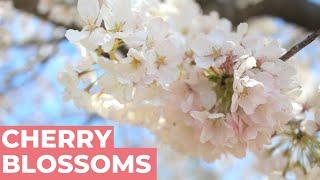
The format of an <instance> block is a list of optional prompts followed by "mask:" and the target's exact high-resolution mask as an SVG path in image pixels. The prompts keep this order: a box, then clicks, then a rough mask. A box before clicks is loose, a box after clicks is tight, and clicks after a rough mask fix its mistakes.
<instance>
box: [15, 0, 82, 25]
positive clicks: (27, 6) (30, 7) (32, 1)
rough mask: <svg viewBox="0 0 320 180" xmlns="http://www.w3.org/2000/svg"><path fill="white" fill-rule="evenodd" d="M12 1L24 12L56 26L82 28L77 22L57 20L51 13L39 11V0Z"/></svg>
mask: <svg viewBox="0 0 320 180" xmlns="http://www.w3.org/2000/svg"><path fill="white" fill-rule="evenodd" d="M12 2H13V5H14V7H15V8H16V9H18V10H20V11H22V12H24V13H28V14H31V15H34V16H36V17H38V18H39V19H41V20H43V21H46V22H49V23H51V24H53V25H55V26H58V27H64V28H65V29H78V30H79V29H80V27H79V26H78V25H76V24H64V23H61V22H57V21H54V20H52V19H50V18H49V14H41V13H39V11H38V9H37V7H38V3H39V0H12Z"/></svg>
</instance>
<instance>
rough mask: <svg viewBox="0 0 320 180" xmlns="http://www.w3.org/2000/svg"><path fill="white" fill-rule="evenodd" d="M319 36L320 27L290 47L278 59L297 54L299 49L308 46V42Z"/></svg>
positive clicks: (288, 57) (286, 58) (285, 59)
mask: <svg viewBox="0 0 320 180" xmlns="http://www.w3.org/2000/svg"><path fill="white" fill-rule="evenodd" d="M318 36H320V29H318V30H317V31H315V32H313V33H312V34H310V35H309V36H307V37H306V38H305V39H304V40H302V41H301V42H300V43H298V44H297V45H295V46H294V47H292V48H291V49H290V50H289V51H288V52H287V53H286V54H285V55H283V56H282V57H281V58H280V59H281V60H283V61H287V60H288V59H290V58H291V57H292V56H294V55H295V54H297V53H298V52H299V51H300V50H302V49H303V48H305V47H306V46H308V45H309V44H310V43H312V42H313V41H314V40H315V39H317V37H318Z"/></svg>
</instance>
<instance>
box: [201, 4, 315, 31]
mask: <svg viewBox="0 0 320 180" xmlns="http://www.w3.org/2000/svg"><path fill="white" fill-rule="evenodd" d="M197 1H198V2H199V4H200V5H201V7H202V8H203V9H204V11H205V12H210V11H211V10H216V11H218V12H219V14H220V15H221V16H222V17H225V18H227V19H229V20H231V22H232V23H233V24H235V25H237V24H239V23H241V22H245V21H247V20H248V19H249V18H251V17H257V16H264V15H270V16H275V17H279V18H282V19H284V20H285V21H287V22H291V23H294V24H297V25H299V26H301V27H304V28H306V29H307V30H310V31H314V30H316V29H318V28H319V27H320V20H319V19H320V6H319V5H316V4H313V3H311V2H309V1H307V0H263V1H262V2H260V3H257V4H255V5H250V6H248V7H246V8H244V9H240V8H239V7H238V6H237V4H236V0H225V1H222V0H210V1H209V0H197Z"/></svg>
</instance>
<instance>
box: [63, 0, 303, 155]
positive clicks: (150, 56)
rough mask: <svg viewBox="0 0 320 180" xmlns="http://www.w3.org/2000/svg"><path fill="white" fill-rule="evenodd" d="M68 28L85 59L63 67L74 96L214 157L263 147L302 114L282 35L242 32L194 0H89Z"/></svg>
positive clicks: (177, 145) (82, 1) (186, 149)
mask: <svg viewBox="0 0 320 180" xmlns="http://www.w3.org/2000/svg"><path fill="white" fill-rule="evenodd" d="M78 11H79V15H80V17H81V20H82V23H83V29H82V30H81V31H78V30H68V31H67V33H66V37H67V38H68V39H69V41H70V42H72V43H74V44H76V45H78V47H79V48H80V50H81V54H82V57H83V58H82V60H81V61H80V63H79V64H78V65H76V66H68V67H67V68H66V70H65V71H64V72H62V73H61V74H60V77H59V79H60V81H61V83H62V84H63V85H64V86H65V98H66V99H67V100H73V101H74V102H75V104H76V105H77V106H79V107H81V108H84V109H86V110H87V111H89V112H93V113H98V114H100V115H101V116H103V117H105V118H111V119H114V120H118V121H119V122H121V123H129V124H134V125H139V126H142V127H145V128H148V129H149V130H150V131H152V132H153V133H154V134H155V135H157V137H158V139H159V141H161V142H163V143H167V144H169V145H171V146H172V147H173V148H174V149H175V150H177V151H179V152H182V153H185V154H188V155H191V156H198V157H201V158H203V159H205V160H208V161H211V160H214V159H216V158H217V157H219V156H220V155H221V154H224V153H230V154H233V155H235V156H237V157H243V156H245V155H246V151H247V150H251V151H258V150H260V149H261V148H262V147H263V146H264V145H265V144H268V143H269V142H270V139H271V136H272V134H273V133H274V132H275V131H276V130H279V129H281V128H283V127H284V125H285V124H286V123H287V122H288V121H289V120H290V119H292V116H293V114H292V100H293V99H294V98H295V96H297V94H298V93H299V91H300V90H299V85H298V83H297V82H296V80H295V76H296V70H295V68H294V67H293V66H291V65H290V64H289V63H288V62H284V61H282V60H280V59H279V57H280V56H281V55H282V54H283V53H284V51H285V50H284V49H282V48H281V47H280V45H279V44H278V43H277V41H275V40H269V39H266V38H264V37H261V36H258V35H250V34H248V25H247V24H246V23H241V24H240V25H238V26H237V28H236V30H234V29H233V26H232V24H231V23H230V21H229V20H227V19H225V18H220V17H219V15H218V14H217V13H216V12H211V13H210V14H208V15H205V14H203V13H202V11H201V9H200V7H199V6H198V5H197V4H196V3H195V2H194V1H193V0H167V1H165V2H162V1H158V0H135V1H133V0H132V1H131V0H100V1H98V0H79V1H78Z"/></svg>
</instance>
